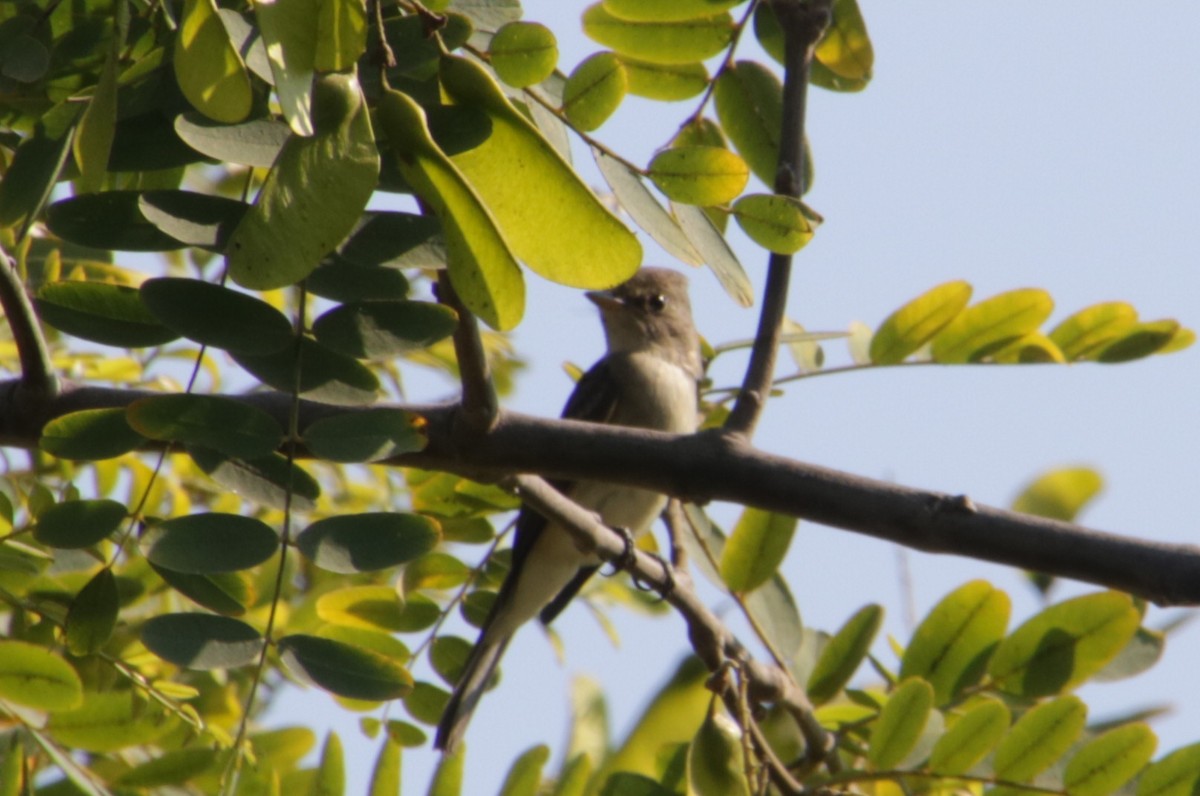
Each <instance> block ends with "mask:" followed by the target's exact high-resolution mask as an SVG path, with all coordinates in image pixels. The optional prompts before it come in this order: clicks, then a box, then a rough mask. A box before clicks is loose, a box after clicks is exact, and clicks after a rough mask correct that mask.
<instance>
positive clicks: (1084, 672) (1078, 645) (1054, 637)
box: [988, 592, 1141, 697]
mask: <svg viewBox="0 0 1200 796" xmlns="http://www.w3.org/2000/svg"><path fill="white" fill-rule="evenodd" d="M1140 621H1141V615H1140V614H1139V613H1138V610H1137V607H1136V606H1135V605H1134V604H1133V600H1132V599H1131V598H1130V597H1129V595H1127V594H1119V593H1117V592H1099V593H1096V594H1088V595H1084V596H1082V597H1076V598H1075V599H1072V600H1067V601H1065V602H1062V603H1059V604H1057V605H1053V606H1051V607H1049V608H1047V609H1046V610H1044V611H1042V612H1041V613H1039V614H1038V615H1036V616H1034V617H1033V618H1032V619H1030V620H1029V621H1027V622H1026V623H1025V624H1023V625H1022V626H1021V627H1019V628H1017V630H1016V631H1014V632H1013V634H1012V635H1011V636H1009V637H1008V638H1006V639H1005V640H1004V641H1003V642H1001V644H1000V646H999V648H997V650H996V653H995V654H994V655H993V656H992V660H991V663H990V665H989V667H988V673H989V674H991V676H992V678H993V679H994V680H995V681H996V685H997V686H999V688H1000V689H1001V690H1003V691H1005V692H1007V693H1010V694H1015V695H1017V696H1022V697H1039V696H1047V695H1050V694H1057V693H1062V692H1064V691H1069V690H1070V689H1072V688H1074V687H1075V686H1077V685H1079V684H1081V683H1083V682H1084V681H1085V680H1087V679H1088V678H1089V677H1091V676H1092V675H1093V674H1095V673H1096V672H1098V671H1100V670H1101V669H1103V668H1104V666H1105V665H1106V664H1107V663H1108V662H1109V661H1111V660H1112V659H1113V658H1114V657H1116V655H1117V654H1118V653H1119V652H1120V651H1121V650H1122V649H1123V648H1124V647H1125V645H1126V644H1128V643H1129V640H1130V639H1131V638H1133V634H1134V633H1135V632H1136V631H1137V628H1138V624H1139V622H1140Z"/></svg>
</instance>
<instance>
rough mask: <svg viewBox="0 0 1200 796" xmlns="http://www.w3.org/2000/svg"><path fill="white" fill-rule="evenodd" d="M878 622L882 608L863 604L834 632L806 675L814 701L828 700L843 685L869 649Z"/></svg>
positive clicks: (809, 691) (879, 623)
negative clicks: (810, 671)
mask: <svg viewBox="0 0 1200 796" xmlns="http://www.w3.org/2000/svg"><path fill="white" fill-rule="evenodd" d="M882 623H883V608H882V607H880V606H878V605H864V606H863V607H862V608H860V609H859V610H858V611H857V612H856V613H855V614H854V616H852V617H850V618H849V619H847V620H846V623H845V624H844V625H842V627H841V628H840V629H839V630H838V632H837V633H836V634H834V636H833V638H832V639H830V640H829V643H828V644H826V645H825V648H824V649H823V650H822V651H821V655H820V657H819V658H818V659H817V664H816V666H815V667H814V668H813V671H812V675H810V676H809V678H808V686H807V690H808V696H809V699H811V700H812V701H813V703H814V704H817V705H819V704H821V703H824V702H828V701H829V700H831V699H833V698H834V697H835V696H837V695H838V693H839V692H840V691H841V690H842V689H843V688H845V686H846V683H848V682H850V678H851V677H853V676H854V673H855V672H856V671H857V670H858V667H859V666H860V665H861V664H862V662H863V659H864V658H866V656H867V653H868V652H869V651H870V649H871V642H872V641H874V640H875V635H876V634H877V633H878V632H879V627H880V625H881V624H882Z"/></svg>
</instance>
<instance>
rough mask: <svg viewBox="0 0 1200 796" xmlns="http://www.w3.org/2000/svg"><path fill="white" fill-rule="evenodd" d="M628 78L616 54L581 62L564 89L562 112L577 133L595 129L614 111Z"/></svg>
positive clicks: (619, 101)
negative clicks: (577, 130) (576, 129)
mask: <svg viewBox="0 0 1200 796" xmlns="http://www.w3.org/2000/svg"><path fill="white" fill-rule="evenodd" d="M628 87H629V79H628V77H627V76H626V74H625V66H624V65H623V64H622V63H621V59H620V58H619V57H617V55H616V54H615V53H610V52H600V53H596V54H594V55H591V56H589V57H588V58H586V59H584V61H583V62H582V63H580V64H579V66H577V67H575V69H574V71H572V72H571V76H570V77H568V78H567V82H566V85H564V86H563V104H562V109H563V113H565V114H566V115H567V118H568V119H569V120H570V121H571V124H573V125H575V126H576V127H578V128H579V129H580V130H585V131H587V130H595V129H596V128H597V127H599V126H600V125H602V124H604V122H605V121H607V120H608V117H609V116H612V115H613V112H615V111H616V110H617V107H618V106H619V105H620V104H621V100H623V99H625V92H626V91H627V90H628Z"/></svg>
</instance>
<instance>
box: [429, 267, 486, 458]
mask: <svg viewBox="0 0 1200 796" xmlns="http://www.w3.org/2000/svg"><path fill="white" fill-rule="evenodd" d="M437 296H438V301H440V302H441V303H442V304H445V305H446V306H447V307H449V308H450V309H452V310H454V312H455V313H456V314H457V315H458V325H457V326H456V327H454V355H455V358H456V359H457V360H458V378H459V381H461V382H462V407H461V415H462V418H461V419H462V422H463V423H464V424H465V426H466V431H468V433H473V434H474V433H482V432H486V431H488V430H489V429H491V427H492V426H493V425H494V424H495V422H496V418H497V416H498V414H499V412H500V402H499V400H498V399H497V398H496V387H495V385H493V384H492V371H491V368H490V367H489V366H488V361H487V352H485V351H484V349H483V338H481V337H480V336H479V323H478V321H476V320H475V315H474V314H473V313H471V312H470V311H469V310H468V309H467V308H466V307H465V306H463V303H462V301H461V300H459V298H458V293H456V292H455V291H454V286H453V285H451V284H450V277H449V275H448V273H447V272H446V271H439V272H438V282H437Z"/></svg>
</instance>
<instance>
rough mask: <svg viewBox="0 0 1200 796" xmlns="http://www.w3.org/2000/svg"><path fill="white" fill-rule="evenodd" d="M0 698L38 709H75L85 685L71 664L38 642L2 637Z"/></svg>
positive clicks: (0, 642)
mask: <svg viewBox="0 0 1200 796" xmlns="http://www.w3.org/2000/svg"><path fill="white" fill-rule="evenodd" d="M0 697H2V698H4V699H6V700H10V701H12V702H13V703H15V704H17V705H25V706H27V707H31V708H37V709H38V710H52V711H59V710H65V709H69V708H73V707H75V706H76V705H79V704H81V702H82V700H83V684H82V681H80V679H79V675H78V674H77V673H76V672H75V669H74V668H72V667H71V664H69V663H67V662H66V661H65V660H63V659H62V658H60V657H59V656H57V655H55V654H54V653H52V652H50V651H49V650H47V649H45V648H43V647H39V646H37V645H36V644H29V643H27V642H24V641H14V640H11V639H0Z"/></svg>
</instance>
